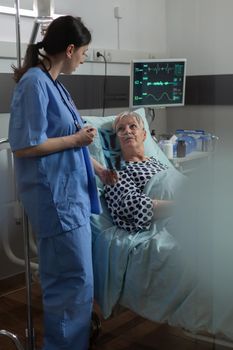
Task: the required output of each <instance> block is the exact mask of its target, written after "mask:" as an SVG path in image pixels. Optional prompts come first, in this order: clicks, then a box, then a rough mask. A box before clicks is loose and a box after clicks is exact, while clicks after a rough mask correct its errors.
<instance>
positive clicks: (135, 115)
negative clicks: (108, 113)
mask: <svg viewBox="0 0 233 350" xmlns="http://www.w3.org/2000/svg"><path fill="white" fill-rule="evenodd" d="M128 117H133V118H135V119H136V120H137V122H138V124H139V126H140V127H141V128H142V129H144V121H143V119H142V117H141V116H140V115H139V114H138V113H136V112H130V111H124V112H122V113H120V114H118V115H117V116H116V118H115V120H114V122H113V124H112V128H113V130H114V131H115V132H116V128H117V124H118V123H119V122H120V121H121V120H122V119H124V118H128Z"/></svg>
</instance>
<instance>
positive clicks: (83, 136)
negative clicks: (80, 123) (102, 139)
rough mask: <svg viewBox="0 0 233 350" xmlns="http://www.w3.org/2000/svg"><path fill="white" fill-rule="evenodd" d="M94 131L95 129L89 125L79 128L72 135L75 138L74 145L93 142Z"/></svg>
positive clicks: (80, 145)
mask: <svg viewBox="0 0 233 350" xmlns="http://www.w3.org/2000/svg"><path fill="white" fill-rule="evenodd" d="M96 133H97V130H96V129H95V128H93V126H90V125H89V126H85V127H84V128H82V129H80V130H79V131H78V132H76V133H75V134H74V135H72V136H73V137H74V139H75V143H76V147H82V146H88V145H90V144H91V143H92V142H93V140H94V138H95V136H96Z"/></svg>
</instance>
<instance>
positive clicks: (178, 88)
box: [130, 59, 186, 108]
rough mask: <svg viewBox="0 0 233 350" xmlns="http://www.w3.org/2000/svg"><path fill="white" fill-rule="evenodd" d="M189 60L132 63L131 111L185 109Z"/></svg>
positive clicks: (137, 61)
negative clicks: (132, 109)
mask: <svg viewBox="0 0 233 350" xmlns="http://www.w3.org/2000/svg"><path fill="white" fill-rule="evenodd" d="M185 74H186V59H146V60H141V59H140V60H133V61H131V74H130V107H132V108H133V107H151V108H152V107H170V106H183V105H184V98H185Z"/></svg>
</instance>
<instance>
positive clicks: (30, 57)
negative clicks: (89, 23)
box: [12, 16, 91, 82]
mask: <svg viewBox="0 0 233 350" xmlns="http://www.w3.org/2000/svg"><path fill="white" fill-rule="evenodd" d="M90 41H91V33H90V31H89V30H88V29H87V28H86V27H85V25H84V24H83V23H82V20H81V18H79V17H72V16H61V17H58V18H56V19H55V20H53V21H52V22H51V23H50V25H49V26H48V28H47V30H46V33H45V37H44V39H43V40H42V41H40V42H38V43H36V44H29V45H28V47H27V50H26V53H25V57H24V62H23V66H22V67H20V68H17V67H15V66H12V68H13V72H14V73H13V74H14V75H13V77H14V80H15V81H16V82H18V81H19V80H20V79H21V77H22V76H23V75H24V73H26V72H27V70H28V69H29V68H31V67H36V66H38V65H42V66H43V68H44V69H46V68H45V65H44V63H43V59H44V60H47V61H48V62H49V66H50V67H51V61H50V59H49V57H48V56H47V55H49V56H53V55H56V54H59V53H61V52H64V51H65V50H66V49H67V47H68V46H69V45H70V44H73V45H75V46H76V47H77V48H79V47H81V46H85V45H88V44H89V43H90ZM42 49H43V50H42Z"/></svg>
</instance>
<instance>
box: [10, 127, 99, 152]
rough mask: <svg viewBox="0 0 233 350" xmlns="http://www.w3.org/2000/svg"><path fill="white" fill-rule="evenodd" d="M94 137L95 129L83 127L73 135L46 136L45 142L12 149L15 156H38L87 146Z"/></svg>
mask: <svg viewBox="0 0 233 350" xmlns="http://www.w3.org/2000/svg"><path fill="white" fill-rule="evenodd" d="M94 137H95V131H94V130H91V129H90V127H88V126H87V127H84V128H82V129H81V130H80V131H78V132H76V133H75V134H73V135H68V136H61V137H52V138H48V139H47V140H46V141H45V142H43V143H41V144H39V145H36V146H31V147H26V148H23V149H20V150H16V151H14V154H15V156H16V157H19V158H23V157H39V156H45V155H48V154H51V153H56V152H61V151H64V150H67V149H70V148H77V147H82V146H88V145H89V144H90V143H92V141H93V139H94Z"/></svg>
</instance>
